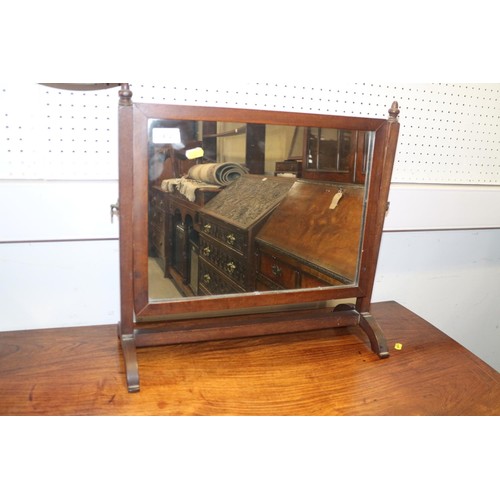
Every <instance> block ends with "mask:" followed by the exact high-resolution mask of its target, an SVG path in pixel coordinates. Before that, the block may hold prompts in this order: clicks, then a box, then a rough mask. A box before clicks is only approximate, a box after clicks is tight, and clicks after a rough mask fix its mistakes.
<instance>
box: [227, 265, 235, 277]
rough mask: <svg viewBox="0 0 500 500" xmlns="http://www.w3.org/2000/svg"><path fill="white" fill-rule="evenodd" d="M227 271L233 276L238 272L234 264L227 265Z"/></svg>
mask: <svg viewBox="0 0 500 500" xmlns="http://www.w3.org/2000/svg"><path fill="white" fill-rule="evenodd" d="M226 270H227V272H228V273H229V274H233V273H234V271H236V264H235V263H234V262H228V263H227V264H226Z"/></svg>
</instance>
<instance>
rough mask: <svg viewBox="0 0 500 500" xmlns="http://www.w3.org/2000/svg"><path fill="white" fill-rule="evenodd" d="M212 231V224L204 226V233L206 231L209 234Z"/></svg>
mask: <svg viewBox="0 0 500 500" xmlns="http://www.w3.org/2000/svg"><path fill="white" fill-rule="evenodd" d="M210 229H212V225H211V224H205V225H204V226H203V231H204V232H205V233H209V232H210Z"/></svg>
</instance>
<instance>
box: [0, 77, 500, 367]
mask: <svg viewBox="0 0 500 500" xmlns="http://www.w3.org/2000/svg"><path fill="white" fill-rule="evenodd" d="M419 85H420V86H419ZM443 85H448V84H417V85H409V84H407V85H406V86H401V85H396V84H395V85H387V84H386V85H378V84H350V85H345V86H344V87H342V88H340V87H335V88H329V89H318V88H315V89H313V88H307V87H303V86H302V87H300V88H298V87H297V88H294V89H292V86H290V85H289V86H288V87H286V86H281V87H278V86H277V85H276V86H274V87H273V88H272V89H271V88H270V85H269V84H249V85H248V88H247V89H246V92H245V91H242V89H241V88H238V91H236V90H235V89H231V88H230V87H227V90H226V91H222V90H220V89H217V91H216V90H215V87H211V88H207V89H204V90H201V89H188V88H186V87H184V86H183V87H178V88H177V87H175V85H172V84H171V85H170V86H143V85H141V86H136V88H135V89H134V87H133V90H134V99H135V100H143V101H151V100H155V99H156V100H158V101H161V100H162V99H164V97H161V98H160V97H158V96H165V95H167V96H169V97H170V102H174V103H182V104H201V105H222V106H240V107H261V108H266V107H273V109H276V108H277V109H290V110H295V111H308V112H326V113H348V114H357V115H366V116H377V117H385V116H386V114H387V113H386V108H387V107H388V105H390V103H391V102H392V100H393V99H397V100H399V102H400V105H401V106H402V112H401V123H402V127H401V140H400V145H399V147H398V154H397V157H396V164H395V171H394V177H393V179H394V181H395V182H394V184H393V186H392V188H391V196H390V198H391V209H390V211H389V215H388V217H387V220H386V232H385V233H384V236H383V241H382V247H381V254H380V261H379V267H378V271H377V277H376V283H375V289H374V300H375V301H381V300H396V301H398V302H400V303H401V304H402V305H404V306H406V307H408V308H409V309H411V310H413V311H414V312H416V313H417V314H419V315H421V316H422V317H424V318H425V319H427V320H428V321H430V322H431V323H433V324H434V325H436V326H437V327H438V328H440V329H442V330H443V331H445V333H447V334H448V335H450V336H451V337H452V338H454V339H455V340H457V341H458V342H460V343H461V344H463V345H464V346H466V347H467V348H469V349H470V350H471V351H472V352H474V353H475V354H477V355H478V356H479V357H481V358H482V359H484V360H485V361H486V362H487V363H489V364H491V365H492V366H493V367H495V368H496V369H497V370H498V369H499V367H500V352H499V351H500V349H499V344H500V340H499V339H500V333H499V316H500V314H499V313H497V312H496V309H497V307H498V306H497V304H498V302H499V298H500V290H499V283H500V279H499V278H500V230H499V229H498V228H500V223H499V220H498V214H500V196H499V189H500V188H498V187H497V186H498V185H499V184H500V176H499V171H500V169H499V168H498V165H500V155H499V152H498V133H499V131H498V125H497V128H496V129H495V128H494V125H493V124H494V123H497V124H498V119H499V117H500V109H499V104H498V99H497V100H496V101H495V100H494V99H492V96H494V95H498V93H499V92H500V85H499V84H454V85H458V87H454V88H455V91H454V92H455V94H454V95H453V98H452V99H451V98H450V99H451V100H450V101H449V102H448V101H447V100H446V99H447V97H446V96H445V95H446V94H449V93H451V91H450V89H451V87H446V88H444V87H443ZM449 85H451V84H449ZM467 85H468V87H467V88H466V86H467ZM481 85H482V86H481ZM285 87H286V89H285ZM431 91H432V94H433V96H434V100H435V101H439V102H437V103H433V102H431V103H429V102H427V101H429V99H428V96H429V93H428V92H431ZM438 94H439V98H437V97H436V96H437V95H438ZM201 95H203V98H204V99H203V101H201V100H200V98H199V97H200V96H201ZM249 96H251V98H250V97H249ZM339 96H341V97H339ZM345 96H347V98H346V97H345ZM304 98H307V105H306V106H304V102H305V99H304ZM488 99H489V101H488ZM419 100H420V101H425V105H426V107H425V110H424V111H425V112H423V111H422V109H423V108H422V106H419ZM410 103H411V106H410ZM0 104H1V108H2V114H1V116H0V141H1V142H0V214H1V215H0V217H1V225H0V331H6V330H21V329H31V328H45V327H59V326H77V325H92V324H108V323H115V322H116V321H118V316H119V287H118V265H119V263H118V242H117V234H118V231H117V230H118V222H117V221H115V222H114V223H113V224H112V223H111V220H110V208H109V207H110V204H111V203H114V202H116V199H117V191H118V189H117V171H118V169H117V155H116V148H117V142H116V136H117V120H116V116H117V113H116V112H117V92H116V89H113V90H110V91H99V93H83V94H81V93H80V94H78V93H68V92H67V91H66V92H64V91H62V92H60V91H57V90H54V89H48V88H46V87H42V86H39V85H35V84H26V85H24V86H16V87H15V88H14V87H8V86H3V87H1V88H0ZM433 106H435V107H437V108H439V110H438V111H439V112H438V114H436V112H434V115H433V116H434V119H435V120H437V121H435V122H434V123H435V127H434V128H432V127H431V128H432V130H430V128H429V127H430V124H429V123H428V122H427V123H426V117H427V118H428V117H429V116H431V115H429V109H430V108H432V107H433ZM467 106H468V108H467V109H468V113H469V116H462V117H459V118H454V120H455V123H454V124H453V127H451V126H450V124H449V123H448V124H447V123H446V120H447V118H446V117H447V115H448V113H449V112H450V110H451V112H452V113H455V112H457V113H460V112H462V113H463V112H464V111H463V109H466V107H467ZM481 107H482V111H481V110H480V109H479V108H481ZM457 109H459V110H461V111H457ZM431 111H432V110H431ZM481 113H482V114H481ZM483 115H488V116H487V117H484V120H483ZM436 116H437V118H436ZM457 121H460V123H456V122H457ZM438 129H440V130H438ZM467 131H470V134H469V135H468V133H467ZM483 133H484V134H485V135H484V137H483ZM417 136H418V137H417ZM467 137H471V138H472V140H473V142H471V144H470V145H468V144H465V143H464V140H467V139H466V138H467ZM482 137H483V138H482ZM481 140H482V141H483V142H482V143H481ZM474 141H477V144H476V143H474ZM461 144H462V145H464V144H465V148H467V147H469V149H468V150H467V149H465V150H464V151H462V152H461V150H460V147H461ZM471 148H474V149H471ZM479 148H480V150H479ZM448 150H450V151H453V152H452V153H449V152H448ZM420 153H423V157H421V156H420ZM415 182H419V183H420V184H418V185H415V184H410V183H415ZM443 183H445V184H448V185H449V186H445V187H443V186H442V184H443ZM467 184H469V185H470V184H474V185H475V186H467ZM450 214H451V216H450Z"/></svg>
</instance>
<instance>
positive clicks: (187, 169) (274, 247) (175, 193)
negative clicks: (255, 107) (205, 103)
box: [148, 120, 374, 301]
mask: <svg viewBox="0 0 500 500" xmlns="http://www.w3.org/2000/svg"><path fill="white" fill-rule="evenodd" d="M148 141H149V142H148V151H149V153H148V154H149V186H148V189H149V220H148V226H149V227H148V232H149V246H148V248H149V260H148V262H149V297H150V300H152V301H156V300H160V301H163V300H168V299H172V298H180V297H193V296H207V295H221V294H236V293H248V292H269V291H274V290H291V289H300V288H316V287H337V286H353V285H356V284H357V280H358V267H359V253H360V248H361V235H362V228H363V219H364V207H365V201H366V200H365V198H366V189H365V186H366V181H367V177H368V174H369V171H370V165H371V158H372V155H373V144H374V132H367V131H356V130H336V129H327V128H317V127H295V126H291V125H290V126H278V125H265V124H255V123H232V122H231V123H230V122H198V121H192V120H149V123H148Z"/></svg>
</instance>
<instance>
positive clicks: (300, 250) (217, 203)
mask: <svg viewBox="0 0 500 500" xmlns="http://www.w3.org/2000/svg"><path fill="white" fill-rule="evenodd" d="M398 114H399V109H398V106H397V103H394V104H393V106H392V107H391V108H390V110H389V118H388V119H387V118H361V117H352V116H348V117H347V116H334V115H320V114H306V113H294V112H277V111H267V110H250V109H229V108H211V107H203V106H174V105H163V104H142V103H139V104H138V103H133V102H132V92H131V91H130V88H129V86H128V84H123V85H122V89H121V90H120V105H119V131H120V135H119V162H120V182H119V197H120V198H119V201H120V291H121V319H120V323H119V328H118V334H119V337H120V340H121V345H122V351H123V354H124V359H125V366H126V375H127V386H128V390H129V391H130V392H135V391H138V390H139V366H138V362H137V352H136V351H137V349H138V348H141V347H147V346H157V345H168V344H174V343H178V342H198V341H207V340H214V339H226V338H244V337H251V336H255V335H275V334H285V333H289V332H299V331H310V330H314V329H318V328H334V327H341V326H357V327H359V328H360V329H361V331H363V332H364V333H365V334H366V335H367V338H368V341H369V344H370V347H371V349H372V351H373V352H374V353H375V354H377V355H378V356H379V357H380V358H385V357H387V356H388V349H387V345H386V342H385V339H384V336H383V332H382V331H381V330H380V328H379V326H378V325H377V324H376V322H375V321H374V320H373V318H372V316H371V314H370V304H371V295H372V290H373V283H374V278H375V271H376V264H377V259H378V253H379V247H380V241H381V236H382V228H383V224H384V217H385V213H386V208H387V199H388V194H389V186H390V181H391V174H392V168H393V162H394V157H395V152H396V146H397V138H398V133H399V123H398V119H397V117H398ZM229 136H231V137H234V138H235V139H233V142H232V143H231V145H229V143H228V142H227V137H229ZM236 143H241V144H242V145H243V151H236V148H235V147H233V146H234V145H235V144H236ZM198 151H201V153H200V154H199V155H198V156H196V157H195V159H194V160H193V158H194V155H193V152H196V153H197V154H198ZM297 151H299V153H297ZM289 162H294V165H295V168H293V169H289V170H288V171H287V172H285V173H287V174H288V175H287V176H281V175H275V174H277V173H278V174H279V173H280V172H277V171H276V165H286V166H288V165H289ZM227 165H231V166H236V167H237V168H236V169H235V170H231V169H230V170H228V171H226V170H225V171H224V172H225V174H224V177H223V178H222V179H219V178H214V180H212V177H211V178H210V181H207V180H206V179H201V180H200V179H199V178H198V175H199V172H200V170H203V171H209V170H210V172H212V173H214V172H216V171H212V169H213V168H214V167H216V168H219V167H224V168H226V167H227ZM200 167H201V169H200ZM287 168H288V167H287ZM193 169H195V170H196V176H195V175H194V173H193ZM284 170H286V168H284ZM235 173H238V175H236V176H235ZM290 174H295V175H290ZM164 177H165V178H164ZM166 177H171V178H166ZM164 180H165V181H167V184H166V185H167V188H166V189H165V188H164V187H163V181H164ZM207 182H208V185H207ZM182 183H187V184H189V186H188V187H189V189H190V190H191V191H189V193H190V194H189V196H188V197H186V196H184V195H185V194H186V193H185V192H183V191H182V190H181V189H180V188H179V186H180V185H181V184H182ZM198 183H199V184H198ZM176 186H177V187H176ZM183 194H184V195H183ZM151 258H153V259H156V260H157V262H158V263H159V265H160V267H161V269H162V270H163V277H160V279H161V280H165V282H167V281H168V282H172V283H173V284H174V285H175V287H176V289H177V292H178V293H177V295H175V296H162V297H156V296H154V297H153V296H151V293H150V289H152V288H153V287H152V283H151V282H150V281H149V280H150V277H149V276H150V274H151V273H150V267H149V265H150V260H151ZM155 290H156V288H155Z"/></svg>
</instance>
